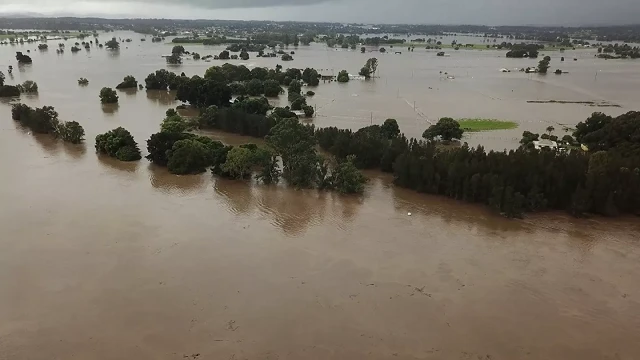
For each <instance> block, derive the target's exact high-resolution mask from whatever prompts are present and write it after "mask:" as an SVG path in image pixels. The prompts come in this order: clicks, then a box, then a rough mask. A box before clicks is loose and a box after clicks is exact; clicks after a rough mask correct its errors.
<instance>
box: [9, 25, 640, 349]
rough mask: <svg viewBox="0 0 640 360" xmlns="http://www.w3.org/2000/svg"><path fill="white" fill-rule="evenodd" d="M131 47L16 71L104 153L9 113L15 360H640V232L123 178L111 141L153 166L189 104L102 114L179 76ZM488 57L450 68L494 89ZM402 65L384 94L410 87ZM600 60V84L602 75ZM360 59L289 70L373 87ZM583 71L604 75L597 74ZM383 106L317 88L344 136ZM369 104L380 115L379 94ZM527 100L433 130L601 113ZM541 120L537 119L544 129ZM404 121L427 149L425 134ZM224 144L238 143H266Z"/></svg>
mask: <svg viewBox="0 0 640 360" xmlns="http://www.w3.org/2000/svg"><path fill="white" fill-rule="evenodd" d="M103 37H104V36H103ZM123 37H132V38H133V39H134V42H133V43H130V44H129V45H126V46H129V49H125V48H124V47H123V49H122V50H121V51H120V54H119V55H115V54H111V53H107V52H106V51H100V50H97V49H94V50H92V51H91V52H90V55H87V54H86V53H84V52H81V53H79V54H76V55H72V54H67V53H66V54H64V55H62V56H58V55H56V54H55V52H54V51H52V50H49V52H48V53H46V54H40V53H37V52H35V53H34V52H33V51H32V56H33V58H34V64H33V65H32V66H31V67H27V68H18V67H16V70H15V71H14V74H13V79H12V78H11V77H8V82H9V83H16V82H22V81H24V80H27V79H31V80H35V81H37V82H38V84H39V85H40V92H41V93H40V95H39V96H37V97H23V101H24V102H26V103H28V104H30V105H37V106H42V105H52V106H55V107H56V109H57V110H58V111H59V112H60V115H61V118H62V119H63V120H76V121H78V122H80V123H81V124H82V125H83V126H84V127H85V130H86V131H87V142H86V145H84V146H71V145H66V144H62V143H60V142H57V141H55V140H53V139H51V138H49V137H47V136H40V135H38V136H34V135H33V134H30V133H29V132H28V131H26V130H24V129H22V128H20V127H19V126H17V125H16V124H15V123H14V122H13V121H12V120H11V119H10V116H9V107H8V106H7V105H6V104H0V114H2V116H0V120H2V121H0V359H11V360H13V359H30V360H49V359H99V360H103V359H104V360H112V359H113V360H116V359H118V360H119V359H183V358H190V359H234V360H241V359H345V360H347V359H348V360H353V359H473V360H476V359H477V360H480V359H481V360H489V359H492V360H497V359H509V360H511V359H545V360H546V359H562V360H585V359H594V360H596V359H598V360H600V359H615V360H620V359H628V360H631V359H634V360H635V359H639V358H640V284H639V282H638V279H640V261H639V260H640V243H639V241H640V240H639V238H640V237H639V234H640V224H639V223H638V221H637V219H617V220H605V219H600V218H596V219H591V220H575V219H572V218H568V217H566V216H565V215H564V214H561V213H551V214H545V215H538V216H530V217H528V218H527V219H525V220H523V221H510V220H506V219H503V218H501V217H499V216H496V215H494V214H493V213H491V212H489V211H488V210H486V209H484V208H482V207H475V206H469V205H464V204H462V203H459V202H455V201H453V200H448V199H443V198H438V197H430V196H425V195H420V194H417V193H415V192H412V191H407V190H403V189H398V188H395V187H394V186H393V185H392V184H391V180H392V179H390V178H389V177H387V176H385V175H380V174H378V173H368V175H369V177H370V178H371V181H370V182H369V184H368V185H367V188H366V191H365V194H364V195H363V196H361V197H344V196H338V195H336V194H331V193H325V192H317V191H294V190H291V189H287V188H285V187H283V186H255V185H253V184H248V183H243V182H234V181H227V180H221V179H217V178H215V177H212V176H211V175H210V174H203V175H200V176H183V177H179V176H173V175H171V174H169V173H167V172H166V170H164V169H161V168H157V167H155V166H153V165H150V164H149V163H148V162H146V161H145V160H143V161H140V162H138V163H133V164H124V163H120V162H118V161H114V160H113V159H108V158H103V157H98V156H96V155H95V153H94V150H93V143H94V142H93V138H94V137H95V135H96V134H98V133H101V132H104V131H107V130H109V129H111V128H114V127H116V126H124V127H126V128H127V129H129V130H130V131H131V132H132V134H133V135H134V136H135V137H136V140H138V142H139V143H140V144H141V147H142V148H144V145H145V144H144V140H146V139H147V138H148V137H149V135H150V134H151V133H153V132H156V131H157V129H158V124H159V122H160V120H161V118H162V117H163V113H164V111H165V110H166V109H167V108H168V107H170V106H175V105H176V103H175V102H174V101H173V99H172V98H171V97H170V96H167V95H166V94H159V93H154V92H150V93H146V92H144V91H140V92H135V93H131V94H125V93H121V94H120V97H121V101H120V105H119V106H118V107H117V108H109V109H103V108H101V106H100V104H99V101H98V96H97V95H98V91H99V89H100V88H101V87H102V86H115V84H116V83H117V82H118V81H119V79H120V78H122V77H123V76H124V75H127V74H129V73H131V74H133V75H134V76H136V77H137V78H138V79H142V78H144V76H145V75H146V74H147V73H149V72H151V71H153V70H155V69H157V68H159V67H164V65H162V63H161V61H162V59H159V58H157V57H158V56H157V55H159V54H161V53H163V52H168V49H169V47H167V46H166V45H161V44H151V43H150V41H147V42H146V43H144V44H141V43H140V42H139V40H138V38H139V37H140V35H133V34H131V33H127V34H123ZM103 41H104V39H103ZM32 47H34V48H35V46H32ZM68 47H70V46H68ZM20 48H21V47H20V46H16V47H9V46H4V47H0V56H1V59H2V60H1V61H2V62H4V63H7V64H13V63H14V62H15V60H14V59H13V58H12V56H13V52H14V51H16V50H17V49H20ZM188 49H189V50H193V49H191V47H188ZM200 49H203V50H200V53H201V54H203V55H204V54H207V53H209V52H211V53H213V51H206V50H204V47H200ZM305 51H308V52H309V54H307V55H305ZM145 54H151V55H145ZM313 54H316V55H314V56H320V55H319V54H321V55H322V56H324V60H321V59H318V60H313V59H314V58H313V57H312V55H313ZM475 54H476V53H472V52H470V51H469V52H467V53H466V54H465V55H460V57H461V59H459V60H456V59H453V58H449V60H447V61H453V62H455V61H459V62H461V63H464V62H467V63H468V64H469V70H468V71H469V72H470V73H472V72H478V73H482V72H483V71H484V70H483V69H482V66H483V65H480V69H478V68H475V67H473V66H472V64H476V63H479V64H482V63H483V62H482V61H486V64H488V63H489V62H491V64H492V65H491V69H492V71H493V68H494V67H496V68H499V67H503V65H502V64H503V63H504V61H505V60H504V59H499V58H498V57H497V55H494V56H495V58H494V59H493V60H489V55H488V54H490V53H488V52H487V53H480V54H479V55H475ZM386 56H387V55H385V60H384V61H381V70H382V71H383V74H384V73H391V72H393V71H396V72H400V69H401V68H400V67H394V66H395V65H392V64H393V61H391V60H390V59H392V58H391V57H390V56H389V57H386ZM403 56H404V55H403ZM410 56H411V57H410ZM418 56H419V55H418V53H417V52H416V53H415V54H412V55H407V56H406V57H396V58H393V59H394V61H395V59H399V60H398V61H400V65H399V66H414V65H416V66H417V64H418V62H420V61H423V60H424V66H425V67H428V66H432V65H430V64H431V62H436V61H440V60H437V59H435V55H434V56H433V57H432V56H428V57H427V55H424V54H421V55H420V56H423V57H424V59H421V58H419V57H418ZM473 56H477V57H478V59H475V60H474V58H472V57H473ZM569 56H571V55H569ZM586 56H587V55H585V60H584V63H587V62H588V61H592V60H591V59H589V60H588V61H587V60H586ZM361 57H362V59H361ZM452 57H453V56H452ZM467 57H469V58H467ZM484 57H487V58H486V59H485V58H484ZM364 58H365V56H364V55H363V56H360V54H354V53H344V54H342V53H341V52H334V51H326V50H324V49H323V48H322V47H318V46H316V47H312V48H311V49H308V50H302V49H301V50H300V51H298V56H296V60H295V61H294V62H293V63H292V64H291V66H306V65H309V66H316V67H319V66H318V64H319V63H321V61H329V62H331V61H334V62H335V64H339V65H338V66H343V64H346V63H347V62H351V63H353V65H354V66H355V65H356V64H358V65H359V64H360V63H361V62H363V61H362V60H363V59H364ZM304 59H307V60H309V62H310V63H309V64H307V63H305V62H304ZM327 59H328V60H327ZM349 59H350V60H349ZM411 59H413V60H411ZM483 59H484V60H483ZM476 60H477V62H476ZM264 61H267V60H264ZM313 61H317V62H316V63H313ZM581 63H583V62H581V61H578V62H577V64H581ZM213 64H214V63H213V62H212V63H204V62H201V63H198V64H195V63H194V62H186V63H185V65H183V66H182V67H181V68H180V70H183V71H185V72H187V73H190V74H191V73H202V72H204V69H205V68H206V67H207V66H210V65H213ZM598 64H603V66H604V64H606V65H607V66H608V68H607V69H604V68H603V73H606V75H605V76H602V79H610V81H613V80H612V79H618V80H619V81H620V82H619V83H618V85H617V86H616V87H615V88H614V87H611V88H607V87H606V86H604V85H602V88H600V87H594V88H592V89H590V90H589V91H591V92H592V93H593V94H605V93H606V94H610V95H612V96H607V97H604V98H602V99H600V100H607V101H617V102H618V103H620V104H621V105H623V106H626V107H630V106H635V105H634V103H633V102H632V99H631V98H630V97H629V95H628V94H626V91H625V86H631V84H632V83H633V81H635V80H637V78H638V73H637V72H636V73H632V72H625V71H626V70H625V69H627V70H629V69H632V68H633V69H637V64H638V63H631V62H613V61H609V62H604V61H602V62H600V63H598ZM616 64H617V65H616ZM14 65H15V64H14ZM572 65H573V64H572ZM433 66H434V67H435V65H433ZM474 66H475V65H474ZM575 66H576V67H578V66H582V65H575ZM584 66H585V69H584V71H585V72H590V70H589V69H587V68H588V67H589V66H592V65H584ZM598 66H599V65H598ZM486 67H487V69H488V68H489V65H486ZM435 68H436V69H437V67H435ZM392 69H395V70H392ZM406 69H407V68H405V69H404V70H406ZM409 69H410V68H409ZM474 69H475V70H474ZM354 70H356V69H354ZM485 70H486V69H485ZM461 71H462V70H461ZM464 71H465V72H466V71H467V70H466V69H465V70H464ZM576 72H577V73H580V70H579V68H578V69H576ZM81 76H84V77H87V78H89V81H90V84H89V86H88V87H87V88H80V87H78V86H77V84H76V80H77V78H79V77H81ZM499 76H502V75H494V74H493V73H491V76H488V77H489V78H487V79H485V80H486V81H485V80H483V82H478V83H477V84H475V85H474V84H472V81H473V79H474V78H473V77H471V76H470V77H469V78H467V79H466V80H464V79H463V81H461V82H460V83H463V84H464V83H465V82H467V83H466V84H467V85H464V86H463V88H466V89H467V90H468V92H466V93H463V94H462V95H460V96H459V97H457V98H456V99H449V100H448V99H446V96H445V94H446V93H443V94H442V95H440V97H436V99H438V100H433V99H432V98H431V97H429V96H427V95H424V97H423V98H422V101H424V102H425V103H428V102H431V101H435V102H437V101H439V99H442V100H443V101H444V100H446V101H454V100H455V102H459V103H461V104H464V103H465V100H464V99H465V97H464V96H466V95H464V94H467V95H468V94H470V93H473V92H478V91H481V90H480V89H481V88H482V89H485V90H486V89H488V90H486V91H489V90H491V89H493V90H494V91H498V89H499V88H500V87H499V86H498V83H499V82H501V81H502V80H498V79H497V78H498V77H499ZM507 76H510V77H513V79H512V80H505V81H506V82H510V83H514V84H516V83H517V84H521V83H522V84H534V85H527V86H528V89H529V90H532V89H535V88H536V87H540V89H541V90H540V94H541V93H542V92H543V91H549V89H550V88H552V87H553V86H562V87H564V88H575V89H578V88H579V86H580V83H581V82H587V81H589V80H587V79H586V78H580V77H579V76H576V78H575V79H574V78H571V77H568V76H567V77H565V76H564V75H563V76H562V77H559V78H557V79H555V78H554V79H552V80H553V81H554V82H555V84H556V85H549V84H547V83H546V82H545V81H538V80H535V79H533V80H528V79H527V78H526V77H524V78H523V77H522V74H519V73H518V74H513V73H512V74H507ZM564 79H567V80H566V81H567V83H566V84H562V82H563V81H565V80H564ZM602 79H601V78H600V77H599V78H598V81H601V80H602ZM634 79H635V80H634ZM387 80H388V81H389V83H391V82H392V80H391V79H386V80H385V78H384V77H383V78H381V79H377V80H376V83H378V84H380V83H381V82H383V81H387ZM592 80H593V79H591V81H592ZM394 81H395V80H394ZM397 81H400V80H397ZM435 81H436V83H437V81H438V80H437V78H436V80H435ZM603 81H604V80H603ZM447 84H451V85H453V84H458V83H457V82H456V83H454V82H451V83H447ZM483 84H485V85H486V87H485V86H484V85H483ZM379 86H380V85H367V84H364V83H363V84H359V83H354V84H349V85H348V87H345V88H344V89H345V90H341V89H343V88H342V87H339V86H338V85H337V84H331V85H329V84H327V85H321V86H320V87H319V89H318V93H319V97H318V99H328V98H329V95H328V94H330V93H334V94H336V95H337V94H339V93H342V92H344V94H349V93H357V92H360V95H359V96H357V97H356V96H354V97H350V98H349V99H346V100H345V99H344V98H342V95H341V96H335V103H336V104H338V105H336V106H337V108H331V107H327V108H326V110H325V111H326V112H325V113H327V114H330V111H333V114H334V115H331V116H329V115H327V117H318V118H315V119H314V120H313V121H314V122H315V123H320V124H339V123H340V122H339V121H338V120H337V119H338V115H335V114H340V113H342V112H346V110H345V109H346V108H340V106H345V104H346V103H349V102H350V101H351V100H350V99H352V98H356V99H358V100H354V101H356V103H357V102H361V103H360V105H357V106H362V107H365V106H366V107H367V108H372V106H371V104H373V103H375V102H377V101H382V100H384V99H386V97H385V96H386V95H385V94H387V93H385V92H384V90H381V93H378V92H377V91H378V89H377V87H379ZM418 86H421V85H420V84H419V82H410V81H408V82H407V84H406V88H411V87H418ZM455 86H460V85H455ZM339 89H340V90H339ZM543 89H544V90H543ZM581 89H582V90H580V91H579V93H585V91H587V90H585V89H584V88H581ZM374 90H375V93H373V92H374ZM485 90H483V91H485ZM323 91H325V94H324V95H321V93H322V92H323ZM390 91H391V90H390ZM448 91H454V90H453V89H451V90H448ZM367 92H371V93H372V94H371V97H372V98H370V100H364V99H365V98H366V96H365V95H362V94H365V93H367ZM391 92H393V93H395V92H396V90H395V89H393V91H391ZM509 93H511V92H510V91H509ZM344 94H343V95H344ZM574 94H576V93H575V92H574ZM387 95H388V94H387ZM463 95H464V96H463ZM614 95H615V96H614ZM323 96H324V98H323ZM422 96H423V95H422V94H421V93H415V94H414V95H413V97H414V98H418V97H422ZM514 97H518V98H520V99H521V100H522V101H521V102H519V101H515V100H514V101H507V100H491V101H490V100H486V102H489V103H492V104H494V105H496V107H495V112H492V111H493V110H492V109H494V107H493V105H490V104H489V105H487V104H483V103H482V102H480V101H478V99H480V98H481V97H476V96H475V95H470V98H471V100H469V102H470V105H469V106H470V107H469V108H468V109H466V108H465V107H464V106H453V105H452V106H451V107H448V106H445V107H444V108H442V107H439V108H434V109H433V114H434V115H430V117H435V116H436V115H440V113H442V114H443V115H444V112H445V110H450V111H449V112H450V113H451V115H452V116H454V117H455V116H458V115H459V116H484V115H485V114H487V115H492V117H500V114H501V112H503V111H504V114H508V113H512V114H514V116H515V114H522V117H514V120H517V121H520V122H521V124H525V123H526V120H527V119H534V118H535V116H540V117H542V116H543V115H545V116H546V115H547V114H551V113H552V112H553V111H556V112H557V111H560V112H562V113H566V117H567V118H568V119H570V120H572V121H579V119H582V117H584V115H585V114H587V113H588V112H589V111H592V110H593V108H589V107H585V106H579V105H554V104H526V102H525V100H532V97H533V98H534V99H535V98H536V96H535V94H534V95H533V96H529V95H527V96H525V95H523V94H518V95H514ZM539 97H540V98H543V97H542V96H541V95H540V96H539ZM544 98H545V99H546V98H553V96H544ZM595 98H597V96H592V97H589V99H590V100H593V99H595ZM371 99H373V100H371ZM376 99H377V100H376ZM473 99H475V100H473ZM563 99H564V100H584V98H583V97H581V96H577V95H576V96H573V97H572V96H566V97H563ZM625 99H626V100H625ZM596 100H598V99H596ZM636 100H637V99H636ZM367 101H369V105H365V103H366V102H367ZM385 101H386V100H385ZM411 101H413V100H411ZM341 103H342V104H343V105H340V104H341ZM399 103H400V101H399V100H397V99H396V98H392V99H390V100H388V103H387V104H388V106H387V105H385V106H383V105H384V104H378V105H377V106H379V107H378V109H377V110H376V111H378V112H380V113H383V114H384V116H380V117H376V119H378V120H379V119H383V118H385V117H387V116H389V117H391V116H390V115H391V114H390V113H391V112H392V111H393V110H394V109H396V108H399V105H398V104H399ZM405 106H406V104H405ZM443 106H444V105H443ZM500 106H503V108H500ZM411 109H412V107H411ZM530 109H541V110H540V111H539V112H536V113H535V114H537V115H535V116H534V115H533V114H529V110H530ZM558 109H560V110H558ZM605 110H606V112H607V113H615V112H621V111H625V110H627V109H625V108H622V109H605ZM536 111H537V110H536ZM387 112H389V114H387ZM426 112H427V111H425V113H426ZM576 112H577V113H578V114H577V115H576ZM321 114H322V112H321ZM396 117H397V118H399V122H400V124H401V128H403V131H406V132H410V131H411V129H412V128H411V124H410V122H411V120H407V118H406V117H405V118H403V117H401V116H396ZM549 118H550V117H549ZM354 119H355V118H354ZM367 121H369V119H367ZM344 123H345V124H348V125H349V126H353V127H358V126H361V125H362V124H361V122H360V120H353V119H351V120H348V121H347V120H345V122H344ZM364 124H366V122H365V123H364ZM543 125H544V126H545V127H546V126H547V125H546V123H545V124H543ZM405 129H407V130H405ZM416 130H417V129H416ZM538 131H540V130H538ZM210 135H211V136H213V137H217V138H220V139H222V140H223V141H225V142H228V143H243V142H246V141H250V140H251V139H247V138H241V137H236V136H233V135H228V134H217V133H213V134H210ZM482 136H487V139H489V137H491V136H493V135H482ZM480 138H481V136H480ZM497 143H498V144H502V143H501V142H497ZM508 143H509V142H504V144H508ZM408 212H411V213H412V216H407V213H408Z"/></svg>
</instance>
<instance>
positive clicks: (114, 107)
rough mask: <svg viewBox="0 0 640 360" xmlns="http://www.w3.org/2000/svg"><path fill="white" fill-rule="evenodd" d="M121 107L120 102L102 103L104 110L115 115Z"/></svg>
mask: <svg viewBox="0 0 640 360" xmlns="http://www.w3.org/2000/svg"><path fill="white" fill-rule="evenodd" d="M119 108H120V104H118V103H115V104H102V112H103V113H105V114H107V115H111V116H113V115H114V114H115V113H116V112H118V109H119Z"/></svg>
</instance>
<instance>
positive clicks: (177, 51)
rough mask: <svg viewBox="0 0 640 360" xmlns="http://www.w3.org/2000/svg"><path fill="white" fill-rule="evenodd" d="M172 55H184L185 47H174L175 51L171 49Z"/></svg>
mask: <svg viewBox="0 0 640 360" xmlns="http://www.w3.org/2000/svg"><path fill="white" fill-rule="evenodd" d="M171 53H172V54H177V55H178V56H180V55H182V54H184V46H182V45H176V46H174V47H173V49H171Z"/></svg>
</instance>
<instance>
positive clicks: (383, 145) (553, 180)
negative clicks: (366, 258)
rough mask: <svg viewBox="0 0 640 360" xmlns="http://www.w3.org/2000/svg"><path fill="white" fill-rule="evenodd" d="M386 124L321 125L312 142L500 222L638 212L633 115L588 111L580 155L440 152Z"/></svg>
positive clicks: (580, 132)
mask: <svg viewBox="0 0 640 360" xmlns="http://www.w3.org/2000/svg"><path fill="white" fill-rule="evenodd" d="M392 124H393V121H392V120H388V121H387V122H385V124H384V125H383V126H378V125H373V126H369V127H366V128H363V129H360V130H358V131H356V132H352V131H351V130H344V129H337V128H335V127H330V128H324V129H319V130H317V131H316V137H317V138H318V140H319V145H320V146H321V148H322V149H324V150H326V151H328V152H329V153H331V154H333V155H334V156H336V157H337V158H339V159H341V158H342V159H344V158H345V157H347V156H349V155H352V156H355V160H354V162H355V164H356V165H357V166H358V167H360V168H379V169H380V170H382V171H385V172H392V173H393V174H394V178H395V183H396V184H397V185H399V186H402V187H407V188H411V189H414V190H416V191H419V192H424V193H430V194H437V195H445V196H448V197H451V198H455V199H458V200H463V201H467V202H475V203H482V204H485V205H488V206H490V207H492V208H493V209H495V210H496V211H498V212H500V213H502V214H504V215H505V216H508V217H520V216H522V214H523V213H525V212H535V211H543V210H547V209H549V210H566V211H568V212H570V213H571V214H573V215H574V216H584V215H585V214H587V213H595V214H602V215H606V216H614V215H617V214H619V213H629V214H640V145H638V144H640V113H639V112H629V113H627V114H624V115H621V116H619V117H617V118H611V117H608V116H606V115H604V114H601V113H594V114H593V115H592V116H591V117H590V118H589V119H587V120H586V121H585V122H581V123H580V124H578V126H577V128H576V132H575V134H574V135H575V137H576V141H577V142H579V143H582V144H584V145H585V146H586V147H588V149H589V151H588V152H582V151H570V152H556V151H549V150H541V151H539V150H535V149H532V148H530V147H528V146H523V147H521V148H519V149H517V150H512V151H508V152H507V151H502V152H496V151H489V152H487V151H485V150H484V148H483V147H481V146H479V147H477V148H475V149H473V148H469V147H468V146H466V144H465V145H463V146H462V147H460V148H454V149H443V148H441V147H440V146H439V144H438V143H437V142H436V141H430V140H427V141H422V140H416V139H407V138H406V137H404V136H403V135H399V132H396V131H395V130H394V131H389V130H384V129H385V128H387V129H391V128H394V129H395V126H393V125H392ZM391 134H396V135H395V136H393V137H391V136H390V135H391ZM525 135H526V133H525ZM567 140H568V139H567Z"/></svg>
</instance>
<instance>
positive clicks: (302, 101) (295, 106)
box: [289, 94, 307, 110]
mask: <svg viewBox="0 0 640 360" xmlns="http://www.w3.org/2000/svg"><path fill="white" fill-rule="evenodd" d="M289 101H291V110H302V108H303V107H305V106H307V99H306V98H305V97H304V96H302V95H300V94H297V95H294V96H293V97H291V95H290V98H289Z"/></svg>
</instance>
